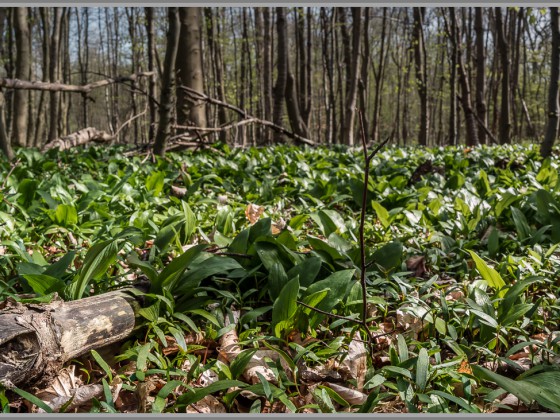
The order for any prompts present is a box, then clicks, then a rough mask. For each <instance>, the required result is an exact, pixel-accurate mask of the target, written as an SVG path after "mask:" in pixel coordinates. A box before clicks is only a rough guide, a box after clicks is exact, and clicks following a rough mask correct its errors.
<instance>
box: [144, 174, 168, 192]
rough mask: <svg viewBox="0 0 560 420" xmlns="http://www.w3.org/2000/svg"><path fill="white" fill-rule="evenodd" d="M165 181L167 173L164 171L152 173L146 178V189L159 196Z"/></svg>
mask: <svg viewBox="0 0 560 420" xmlns="http://www.w3.org/2000/svg"><path fill="white" fill-rule="evenodd" d="M164 180H165V173H164V172H162V171H155V172H152V173H151V174H150V175H149V176H148V177H147V178H146V189H147V190H148V191H150V192H152V193H153V195H154V196H158V195H159V194H160V193H161V191H162V190H163V181H164Z"/></svg>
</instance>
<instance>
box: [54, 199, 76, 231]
mask: <svg viewBox="0 0 560 420" xmlns="http://www.w3.org/2000/svg"><path fill="white" fill-rule="evenodd" d="M54 221H55V222H56V223H57V224H59V225H60V226H67V227H68V226H73V225H75V224H77V223H78V212H77V211H76V208H75V207H74V206H71V205H70V204H59V205H58V206H57V208H56V210H55V212H54Z"/></svg>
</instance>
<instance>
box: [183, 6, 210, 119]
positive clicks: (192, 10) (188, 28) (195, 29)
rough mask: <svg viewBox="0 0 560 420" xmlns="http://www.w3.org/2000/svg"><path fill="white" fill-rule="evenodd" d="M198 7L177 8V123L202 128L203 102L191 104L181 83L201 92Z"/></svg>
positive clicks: (204, 117) (201, 74)
mask: <svg viewBox="0 0 560 420" xmlns="http://www.w3.org/2000/svg"><path fill="white" fill-rule="evenodd" d="M201 13H202V9H201V8H200V7H180V8H179V16H180V19H181V33H180V36H179V47H178V48H179V49H178V52H177V62H176V68H177V88H178V90H177V123H178V125H191V124H192V125H194V126H196V127H206V124H207V123H206V105H205V103H204V102H198V103H192V102H191V101H190V100H189V99H188V98H187V96H186V94H185V92H184V91H183V90H182V89H180V86H181V85H184V86H187V87H189V88H191V89H194V90H196V91H197V92H200V93H204V72H203V68H202V44H201V37H200V33H201V28H200V24H201V20H202V14H201Z"/></svg>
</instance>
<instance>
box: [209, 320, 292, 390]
mask: <svg viewBox="0 0 560 420" xmlns="http://www.w3.org/2000/svg"><path fill="white" fill-rule="evenodd" d="M232 314H233V320H230V319H229V318H227V317H226V320H225V324H226V326H227V325H231V323H234V324H236V325H237V322H238V320H239V311H232ZM220 346H221V348H220V352H219V353H220V356H221V360H222V361H224V362H225V363H231V362H233V361H234V360H235V358H236V357H237V356H238V355H239V353H241V347H239V337H238V335H237V331H236V329H235V328H233V329H231V330H230V331H228V332H226V333H225V334H224V335H222V337H221V338H220ZM279 357H280V356H279V354H278V353H277V352H275V351H274V350H257V351H256V352H255V354H254V355H253V357H252V358H251V360H250V361H249V362H248V363H247V366H246V367H245V371H244V372H243V376H244V377H245V379H246V380H247V381H249V382H250V383H252V384H257V383H259V382H260V379H259V377H258V375H257V373H260V374H261V375H262V376H263V377H264V378H265V379H266V380H267V381H270V382H272V383H274V384H276V383H278V380H277V378H276V375H275V374H274V372H273V371H272V369H270V368H269V367H268V363H267V362H266V360H267V359H270V360H273V361H277V360H278V359H279ZM280 363H281V365H282V367H283V369H284V370H285V372H286V373H287V374H288V376H289V375H291V374H292V372H291V369H290V367H289V366H288V365H287V363H286V362H285V361H284V359H280Z"/></svg>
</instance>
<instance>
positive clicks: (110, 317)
mask: <svg viewBox="0 0 560 420" xmlns="http://www.w3.org/2000/svg"><path fill="white" fill-rule="evenodd" d="M135 306H136V301H135V300H134V298H132V297H131V296H129V295H128V294H126V293H125V292H122V291H117V292H110V293H105V294H102V295H97V296H93V297H88V298H84V299H80V300H76V301H71V302H64V301H63V300H61V299H60V298H58V297H57V298H55V299H54V300H53V301H51V303H48V304H27V305H24V304H21V303H19V302H16V301H15V300H13V299H8V301H7V302H6V306H5V308H4V309H3V310H2V311H0V383H1V384H3V385H5V386H7V387H10V386H13V385H18V384H25V385H26V386H27V387H29V388H34V389H39V388H41V387H44V386H46V385H48V384H49V383H50V381H52V380H53V379H54V378H55V377H56V375H57V373H58V371H59V370H60V369H61V368H62V366H63V364H64V363H65V362H66V361H68V360H71V359H73V358H75V357H77V356H80V355H82V354H84V353H86V352H88V351H90V350H92V349H96V348H100V347H103V346H105V345H108V344H111V343H115V342H118V341H120V340H122V339H124V338H126V337H127V336H128V335H130V333H131V332H132V330H133V328H134V325H135Z"/></svg>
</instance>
